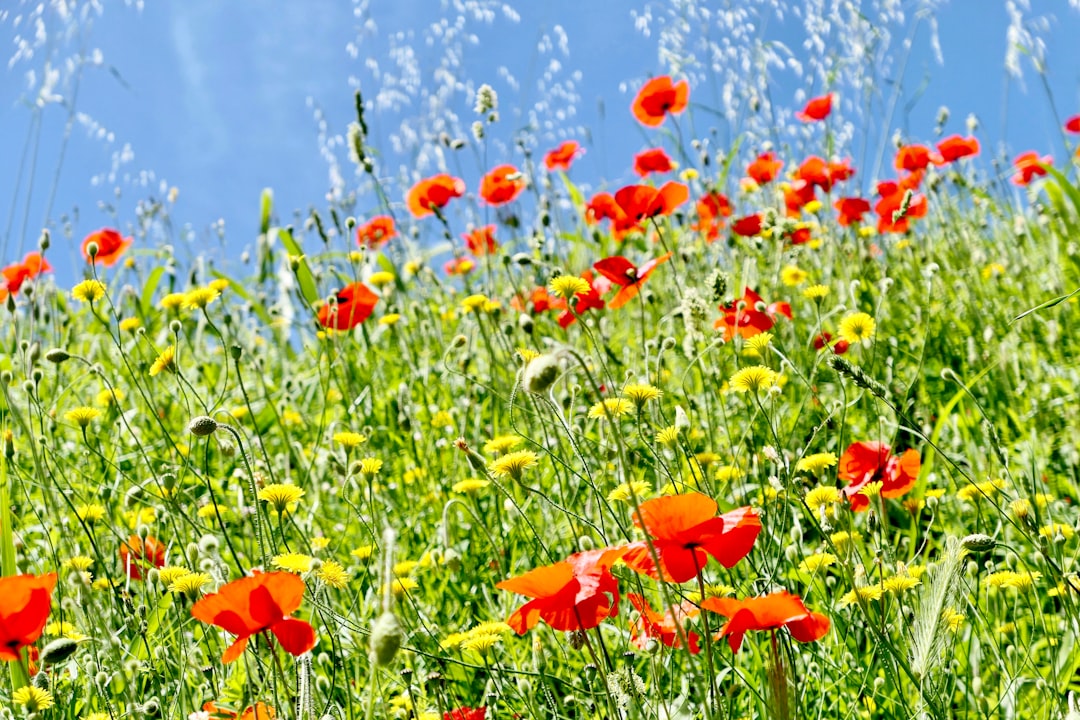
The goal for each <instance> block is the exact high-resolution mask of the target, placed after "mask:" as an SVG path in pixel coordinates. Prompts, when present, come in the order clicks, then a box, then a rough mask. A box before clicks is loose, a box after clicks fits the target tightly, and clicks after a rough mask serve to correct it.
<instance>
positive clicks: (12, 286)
mask: <svg viewBox="0 0 1080 720" xmlns="http://www.w3.org/2000/svg"><path fill="white" fill-rule="evenodd" d="M51 271H52V265H50V264H49V261H48V260H46V259H45V257H44V256H43V255H42V254H41V253H39V252H37V251H36V250H35V251H33V252H29V253H26V256H25V257H23V261H22V262H21V263H12V264H11V265H8V266H7V267H5V268H4V269H3V270H2V271H0V272H2V273H3V277H4V285H3V288H2V289H4V290H6V291H7V292H9V293H11V294H12V295H15V294H17V293H18V292H19V290H21V289H22V286H23V283H24V282H26V281H27V280H33V279H34V278H36V277H37V276H38V275H40V274H41V273H44V272H51Z"/></svg>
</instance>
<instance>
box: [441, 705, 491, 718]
mask: <svg viewBox="0 0 1080 720" xmlns="http://www.w3.org/2000/svg"><path fill="white" fill-rule="evenodd" d="M485 714H487V708H486V707H478V708H471V707H469V706H467V705H464V706H462V707H459V708H457V709H456V710H451V711H450V712H444V713H443V720H484V715H485Z"/></svg>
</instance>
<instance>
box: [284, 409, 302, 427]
mask: <svg viewBox="0 0 1080 720" xmlns="http://www.w3.org/2000/svg"><path fill="white" fill-rule="evenodd" d="M281 422H282V423H283V424H285V425H288V426H293V425H300V424H302V423H303V422H304V416H303V415H301V414H300V413H298V412H296V411H295V410H286V411H285V412H283V413H281Z"/></svg>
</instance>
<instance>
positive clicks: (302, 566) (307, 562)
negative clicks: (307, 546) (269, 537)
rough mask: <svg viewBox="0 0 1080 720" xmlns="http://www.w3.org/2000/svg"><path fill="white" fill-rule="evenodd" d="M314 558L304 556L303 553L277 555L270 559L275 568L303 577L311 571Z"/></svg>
mask: <svg viewBox="0 0 1080 720" xmlns="http://www.w3.org/2000/svg"><path fill="white" fill-rule="evenodd" d="M313 561H314V558H313V557H311V556H310V555H304V554H303V553H295V552H290V553H282V554H280V555H275V556H274V557H273V558H271V559H270V564H271V565H273V566H274V567H276V568H278V569H280V570H285V571H286V572H291V573H296V574H297V575H301V574H303V573H306V572H307V571H308V570H311V564H312V562H313Z"/></svg>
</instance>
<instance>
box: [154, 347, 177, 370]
mask: <svg viewBox="0 0 1080 720" xmlns="http://www.w3.org/2000/svg"><path fill="white" fill-rule="evenodd" d="M166 370H168V371H169V372H176V346H175V345H170V346H169V347H167V348H165V349H164V350H162V351H161V354H160V355H158V356H157V359H156V360H154V364H153V365H151V366H150V376H151V377H153V376H154V375H158V374H160V373H162V372H164V371H166Z"/></svg>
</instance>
